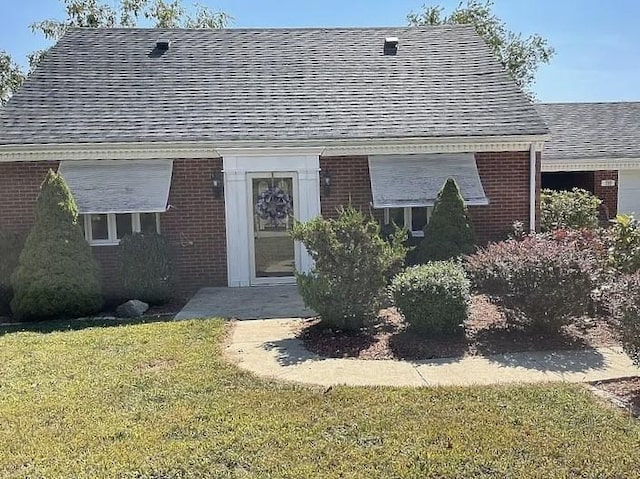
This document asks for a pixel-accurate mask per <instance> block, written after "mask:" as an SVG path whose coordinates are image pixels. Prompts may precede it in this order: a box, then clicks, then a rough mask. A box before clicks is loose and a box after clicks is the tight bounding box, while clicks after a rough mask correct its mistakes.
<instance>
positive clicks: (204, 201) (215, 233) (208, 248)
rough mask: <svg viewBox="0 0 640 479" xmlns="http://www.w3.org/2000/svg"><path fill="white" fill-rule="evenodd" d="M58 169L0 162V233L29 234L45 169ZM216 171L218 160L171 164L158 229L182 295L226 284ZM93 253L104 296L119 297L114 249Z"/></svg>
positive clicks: (221, 201) (97, 248)
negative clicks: (172, 255)
mask: <svg viewBox="0 0 640 479" xmlns="http://www.w3.org/2000/svg"><path fill="white" fill-rule="evenodd" d="M57 168H58V162H55V161H38V162H15V163H0V206H1V207H0V231H12V232H28V231H29V230H30V229H31V226H32V225H33V222H34V218H35V214H34V213H35V203H36V198H37V197H38V192H39V189H40V184H41V183H42V180H43V179H44V177H45V175H46V173H47V171H48V170H49V169H54V170H57ZM220 168H222V160H221V159H220V158H217V159H204V160H199V159H198V160H191V159H178V160H174V162H173V177H172V181H171V191H170V195H169V205H170V206H171V207H170V209H169V211H167V212H166V213H162V214H161V215H160V229H161V232H162V233H163V234H164V235H165V236H167V238H169V241H170V242H171V245H172V246H173V249H174V252H175V269H176V277H177V280H178V282H177V286H176V290H177V291H178V292H181V293H190V292H193V291H195V290H197V289H198V288H200V287H203V286H225V285H226V284H227V265H226V261H227V258H226V231H225V217H224V199H223V198H214V195H213V190H212V188H211V179H210V178H211V173H212V172H213V171H214V170H216V169H217V170H219V169H220ZM92 251H93V255H94V257H95V258H96V260H97V261H98V263H99V264H100V266H101V270H102V277H103V283H104V289H105V294H106V295H107V296H108V297H114V298H117V297H119V296H120V295H121V293H120V291H121V283H120V275H119V272H118V248H117V247H115V246H94V247H93V248H92Z"/></svg>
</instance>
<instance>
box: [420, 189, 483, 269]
mask: <svg viewBox="0 0 640 479" xmlns="http://www.w3.org/2000/svg"><path fill="white" fill-rule="evenodd" d="M475 244H476V235H475V232H474V230H473V224H472V223H471V219H470V218H469V215H468V214H467V208H466V207H465V205H464V200H463V199H462V196H460V190H459V189H458V185H457V184H456V182H455V180H454V179H453V178H449V179H448V180H447V182H446V183H445V184H444V186H443V187H442V189H441V190H440V192H439V193H438V198H437V199H436V202H435V205H434V207H433V213H432V214H431V219H430V220H429V223H428V224H427V225H426V226H425V228H424V240H422V242H421V243H420V244H419V246H418V258H419V260H420V262H422V263H426V262H427V261H439V260H446V259H450V258H455V257H456V256H460V255H463V254H469V253H472V252H473V251H474V246H475Z"/></svg>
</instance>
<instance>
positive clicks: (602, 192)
mask: <svg viewBox="0 0 640 479" xmlns="http://www.w3.org/2000/svg"><path fill="white" fill-rule="evenodd" d="M603 180H613V181H614V182H615V184H614V186H602V181H603ZM593 193H594V194H595V195H596V196H597V197H598V198H600V199H601V200H602V210H603V213H604V217H605V219H607V218H608V219H612V218H615V216H616V214H618V170H600V171H594V172H593Z"/></svg>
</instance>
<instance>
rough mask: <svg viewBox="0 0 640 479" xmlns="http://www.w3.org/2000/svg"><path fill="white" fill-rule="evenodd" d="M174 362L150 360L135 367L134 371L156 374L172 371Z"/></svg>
mask: <svg viewBox="0 0 640 479" xmlns="http://www.w3.org/2000/svg"><path fill="white" fill-rule="evenodd" d="M175 365H176V361H175V360H173V359H152V360H151V361H147V362H144V363H141V364H138V365H137V366H136V371H138V372H141V373H158V372H162V371H167V370H169V369H173V368H174V367H175Z"/></svg>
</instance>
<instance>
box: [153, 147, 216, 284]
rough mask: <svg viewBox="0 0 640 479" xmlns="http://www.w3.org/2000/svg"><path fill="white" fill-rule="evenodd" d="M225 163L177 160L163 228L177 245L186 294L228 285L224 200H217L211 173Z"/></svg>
mask: <svg viewBox="0 0 640 479" xmlns="http://www.w3.org/2000/svg"><path fill="white" fill-rule="evenodd" d="M221 168H222V159H220V158H217V159H208V160H186V159H183V160H175V161H174V162H173V179H172V182H171V192H170V194H169V205H170V208H169V211H167V212H166V213H164V214H163V215H162V216H161V223H160V228H161V231H162V233H163V234H165V235H166V236H167V237H168V238H169V239H170V240H171V243H172V244H173V245H174V248H175V252H176V267H177V273H178V278H179V280H180V284H179V285H178V287H179V289H180V290H182V291H185V292H189V291H195V290H196V289H198V288H200V287H203V286H226V285H227V253H226V245H227V239H226V229H225V213H224V198H223V197H221V198H214V194H213V188H212V185H211V173H212V172H213V171H214V170H220V169H221Z"/></svg>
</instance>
